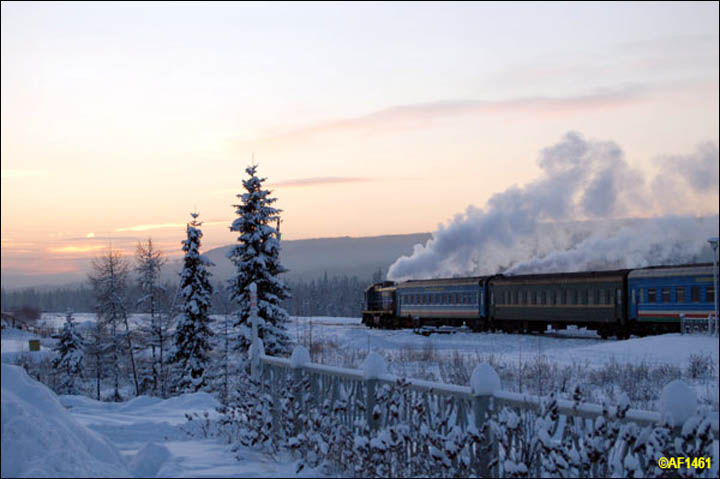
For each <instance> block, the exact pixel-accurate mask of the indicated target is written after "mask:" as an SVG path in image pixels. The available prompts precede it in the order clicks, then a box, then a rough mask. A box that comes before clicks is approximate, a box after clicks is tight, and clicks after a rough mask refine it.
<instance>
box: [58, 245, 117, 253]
mask: <svg viewBox="0 0 720 479" xmlns="http://www.w3.org/2000/svg"><path fill="white" fill-rule="evenodd" d="M105 248H107V245H89V246H62V247H59V248H48V251H49V252H50V253H56V254H65V253H89V252H91V251H98V250H101V249H105Z"/></svg>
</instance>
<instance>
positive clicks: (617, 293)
mask: <svg viewBox="0 0 720 479" xmlns="http://www.w3.org/2000/svg"><path fill="white" fill-rule="evenodd" d="M668 294H669V293H668ZM615 299H616V302H615V304H622V290H621V289H620V288H617V289H616V290H615Z"/></svg>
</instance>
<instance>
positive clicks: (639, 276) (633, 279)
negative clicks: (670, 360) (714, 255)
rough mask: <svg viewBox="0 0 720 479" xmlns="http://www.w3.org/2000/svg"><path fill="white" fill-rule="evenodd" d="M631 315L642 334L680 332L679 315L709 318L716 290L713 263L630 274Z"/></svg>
mask: <svg viewBox="0 0 720 479" xmlns="http://www.w3.org/2000/svg"><path fill="white" fill-rule="evenodd" d="M628 289H629V296H630V308H629V311H628V316H629V318H630V320H631V321H635V322H636V323H635V328H634V329H635V330H636V331H638V332H639V333H650V332H662V331H679V330H680V315H681V314H682V315H684V316H685V317H686V318H707V317H708V315H709V314H712V313H713V310H714V301H715V289H714V287H713V266H712V264H710V263H703V264H696V265H687V266H652V267H649V268H643V269H636V270H633V271H631V272H630V273H629V274H628Z"/></svg>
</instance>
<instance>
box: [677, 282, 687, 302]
mask: <svg viewBox="0 0 720 479" xmlns="http://www.w3.org/2000/svg"><path fill="white" fill-rule="evenodd" d="M675 297H676V298H677V299H676V301H677V302H678V303H684V302H685V287H684V286H678V288H677V289H676V290H675Z"/></svg>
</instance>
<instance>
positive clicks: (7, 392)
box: [2, 364, 130, 477]
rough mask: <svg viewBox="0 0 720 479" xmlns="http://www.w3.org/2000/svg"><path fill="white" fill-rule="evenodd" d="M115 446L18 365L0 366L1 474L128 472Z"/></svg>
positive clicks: (113, 474)
mask: <svg viewBox="0 0 720 479" xmlns="http://www.w3.org/2000/svg"><path fill="white" fill-rule="evenodd" d="M128 476H130V472H129V471H128V469H127V467H126V466H125V463H124V462H123V460H122V458H121V457H120V454H119V453H118V452H117V450H116V449H115V448H114V447H113V446H112V445H111V444H110V443H108V442H107V441H106V440H105V439H104V438H102V437H101V436H99V435H98V434H96V433H94V432H93V431H90V430H89V429H87V428H86V427H84V426H82V425H81V424H79V423H78V422H77V421H76V420H75V419H74V418H73V417H71V416H70V413H69V412H68V411H67V410H66V409H65V408H64V407H63V406H62V405H61V404H60V402H59V401H58V399H57V396H56V395H55V394H54V393H53V392H52V391H50V390H49V389H48V388H47V387H46V386H44V385H42V384H40V383H38V382H37V381H35V380H33V379H32V378H30V376H28V375H27V373H26V372H25V370H24V369H22V368H20V367H18V366H11V365H9V364H3V365H2V477H128Z"/></svg>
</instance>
